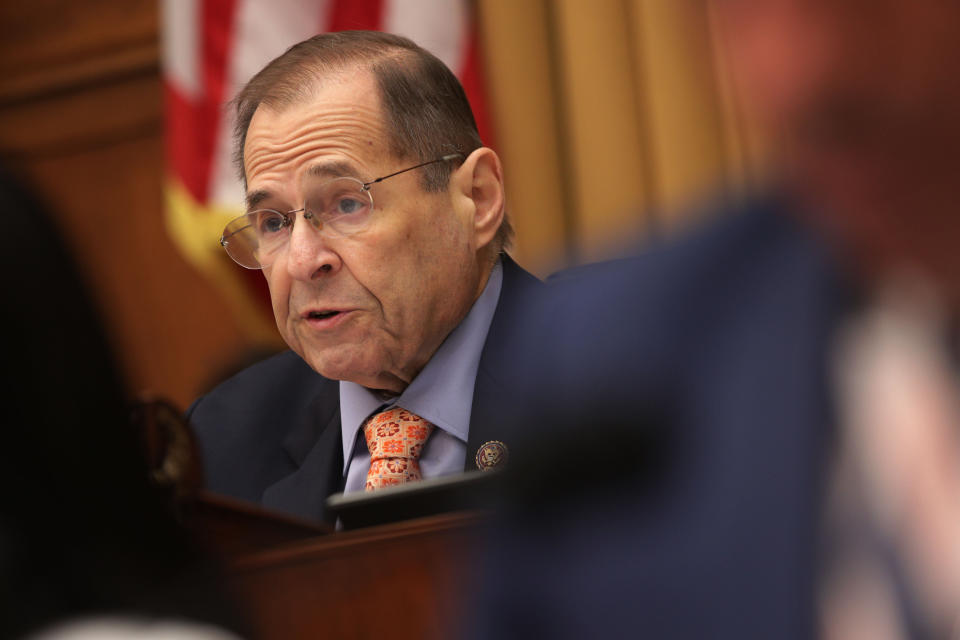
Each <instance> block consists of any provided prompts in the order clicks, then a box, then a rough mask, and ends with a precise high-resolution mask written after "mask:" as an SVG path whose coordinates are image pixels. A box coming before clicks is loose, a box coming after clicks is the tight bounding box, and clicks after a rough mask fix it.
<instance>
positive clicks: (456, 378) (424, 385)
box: [340, 260, 503, 493]
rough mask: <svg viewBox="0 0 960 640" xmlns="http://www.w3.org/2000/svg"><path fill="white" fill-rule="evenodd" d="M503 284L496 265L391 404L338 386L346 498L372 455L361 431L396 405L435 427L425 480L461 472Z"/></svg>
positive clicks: (357, 487)
mask: <svg viewBox="0 0 960 640" xmlns="http://www.w3.org/2000/svg"><path fill="white" fill-rule="evenodd" d="M502 284H503V267H502V266H501V264H500V261H499V260H497V263H496V264H495V265H494V267H493V270H492V271H491V272H490V277H489V278H488V279H487V284H486V286H485V287H484V289H483V293H481V294H480V297H479V298H477V301H476V302H474V303H473V307H472V308H471V309H470V312H469V313H468V314H467V316H466V317H465V318H464V319H463V321H461V322H460V324H459V325H457V326H456V328H454V330H453V331H451V332H450V335H449V336H447V339H446V340H444V341H443V344H441V345H440V348H439V349H437V352H436V353H434V354H433V357H432V358H430V361H429V362H428V363H427V365H426V366H425V367H424V368H423V370H422V371H421V372H420V373H419V374H418V375H417V377H416V378H414V379H413V381H412V382H411V383H410V384H409V386H407V388H406V389H405V390H404V391H403V393H401V394H400V395H399V396H397V397H396V398H394V399H393V400H391V401H390V402H387V403H384V401H383V400H382V399H381V398H380V397H378V396H377V395H376V394H375V393H373V392H372V391H370V390H369V389H367V388H366V387H362V386H360V385H358V384H356V383H354V382H347V381H341V382H340V424H341V429H342V433H341V438H342V442H343V460H344V464H343V474H344V476H346V483H345V485H344V493H347V492H350V491H362V490H363V488H364V485H365V484H366V480H367V471H368V470H369V469H370V452H369V451H368V450H367V443H366V440H365V438H364V437H363V434H362V433H361V431H360V427H361V426H362V425H363V423H364V422H365V421H366V420H367V418H369V417H370V416H371V415H372V414H374V413H376V412H378V411H380V410H382V409H387V408H389V407H392V406H400V407H402V408H404V409H406V410H407V411H411V412H413V413H415V414H417V415H418V416H420V417H421V418H423V419H424V420H427V421H428V422H431V423H433V424H434V425H435V426H436V429H435V430H434V432H433V433H432V434H431V435H430V438H429V439H428V440H427V443H426V444H425V445H424V447H423V452H422V453H421V454H420V470H421V472H422V473H423V477H424V478H433V477H437V476H443V475H448V474H453V473H459V472H461V471H463V467H464V462H465V460H466V454H467V435H468V432H469V430H470V412H471V410H472V408H473V388H474V385H475V383H476V378H477V367H478V366H479V364H480V354H481V352H482V351H483V345H484V343H485V342H486V340H487V331H488V330H489V329H490V323H491V321H492V320H493V315H494V312H495V311H496V309H497V302H498V301H499V299H500V288H501V286H502Z"/></svg>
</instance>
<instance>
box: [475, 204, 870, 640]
mask: <svg viewBox="0 0 960 640" xmlns="http://www.w3.org/2000/svg"><path fill="white" fill-rule="evenodd" d="M784 208H785V205H783V204H782V203H779V202H777V201H772V202H767V203H764V204H762V205H758V206H754V207H751V208H750V209H749V210H746V211H741V212H738V213H733V214H731V213H729V212H728V213H727V214H726V215H724V216H722V217H720V219H719V221H717V222H714V223H711V224H710V226H709V227H708V228H707V229H705V230H699V231H697V232H696V233H694V234H693V235H690V236H688V237H685V238H684V239H683V240H681V241H679V242H671V243H670V244H668V245H666V246H661V247H655V248H650V249H647V250H645V251H644V252H643V253H642V254H641V255H639V256H637V257H635V258H630V259H626V260H621V261H616V262H611V263H607V264H602V265H595V266H592V267H589V268H585V269H578V270H575V271H572V272H570V273H567V274H563V275H561V276H560V277H557V278H555V279H554V281H553V282H552V284H550V283H548V284H550V288H551V291H550V292H549V294H548V302H547V303H546V305H545V306H544V308H542V309H539V310H537V311H536V312H534V313H532V314H531V315H530V317H531V322H532V323H533V324H534V325H535V327H534V328H528V329H527V343H528V344H530V345H535V346H534V347H531V348H532V349H534V352H535V353H534V354H532V355H530V356H528V357H527V358H522V360H523V361H528V360H529V361H539V362H541V363H546V366H544V367H542V372H543V373H542V374H541V375H540V376H538V377H536V378H531V377H529V376H525V375H524V376H521V377H522V378H523V379H526V380H533V381H534V384H533V385H532V387H528V389H527V393H528V395H529V396H530V397H531V398H538V401H537V402H534V403H533V406H534V407H535V408H536V407H539V408H536V410H535V411H534V412H533V415H531V416H530V417H528V419H527V422H528V424H529V425H530V431H529V433H531V434H536V435H535V436H534V437H535V441H534V442H532V444H530V445H528V447H526V449H524V448H523V447H518V452H519V453H518V455H517V456H516V459H517V461H518V462H520V464H519V465H515V466H514V470H515V471H517V472H518V477H517V478H516V479H515V480H514V482H513V483H511V484H510V485H508V486H510V487H512V488H513V489H514V490H515V492H514V494H513V502H512V503H511V506H512V507H514V509H512V510H510V512H509V513H508V514H507V516H505V518H504V521H503V522H502V523H501V525H500V527H499V528H498V534H497V536H496V537H495V539H494V541H493V542H492V544H490V545H488V546H489V548H490V549H491V553H490V555H489V556H487V557H486V558H485V560H484V562H483V569H487V570H488V574H487V579H486V585H487V586H486V588H485V590H484V593H485V596H484V597H483V598H482V600H481V602H480V606H479V607H478V613H477V618H478V624H477V627H476V628H478V629H480V631H479V632H478V635H479V637H482V638H530V637H549V638H586V637H605V638H606V637H649V638H717V637H722V638H781V639H782V638H810V637H814V636H815V635H816V634H815V622H816V617H815V602H814V600H815V587H816V584H817V583H816V574H817V562H818V558H819V552H820V547H819V537H818V527H819V524H820V512H821V506H822V500H821V498H822V490H823V488H824V475H825V474H824V471H825V469H826V466H827V462H828V452H829V450H830V446H829V445H830V440H831V437H832V431H833V428H832V420H833V411H832V408H831V404H832V401H831V394H830V391H831V385H830V380H829V370H830V357H831V355H832V352H831V344H832V342H831V341H832V334H833V329H834V328H835V327H836V326H837V324H838V321H839V320H840V319H841V318H842V317H843V315H844V313H845V311H846V309H847V308H848V305H849V304H850V302H851V299H852V298H851V294H850V290H849V289H848V287H847V285H846V284H845V283H844V281H843V278H842V277H841V276H840V275H839V274H840V271H839V270H838V269H837V268H836V266H835V264H834V259H833V257H832V256H831V251H830V249H829V248H828V247H827V246H826V244H825V243H824V242H823V241H821V239H820V238H819V237H817V236H816V235H814V234H813V233H812V232H811V231H810V230H809V229H808V228H806V227H805V226H804V225H803V224H802V223H800V222H799V221H798V218H795V217H794V216H793V215H792V214H791V213H789V212H786V211H784ZM546 318H550V319H551V320H552V321H551V323H550V324H546V323H545V319H546ZM545 327H549V329H546V328H545ZM550 399H553V402H552V404H550V403H549V402H548V401H549V400H550ZM545 407H546V408H545ZM538 425H547V426H546V428H544V429H540V430H539V431H538V430H537V426H538ZM544 435H547V436H549V437H547V438H544V437H540V436H544ZM551 441H552V442H553V444H552V445H550V444H549V443H550V442H551ZM524 451H525V453H524ZM526 454H529V456H530V457H529V458H528V459H527V462H526V463H524V460H525V456H526ZM537 454H539V456H537ZM587 470H589V471H587Z"/></svg>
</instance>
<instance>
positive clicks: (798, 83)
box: [712, 0, 960, 217]
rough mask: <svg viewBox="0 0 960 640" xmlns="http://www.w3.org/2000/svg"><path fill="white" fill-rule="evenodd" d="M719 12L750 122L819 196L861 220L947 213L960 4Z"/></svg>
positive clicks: (755, 6) (759, 4)
mask: <svg viewBox="0 0 960 640" xmlns="http://www.w3.org/2000/svg"><path fill="white" fill-rule="evenodd" d="M712 8H713V10H714V13H715V15H716V17H717V18H718V24H719V26H720V27H721V30H720V32H721V34H722V36H723V41H724V44H725V46H726V52H727V57H728V60H729V62H730V65H731V69H732V73H733V77H734V80H735V82H736V84H737V87H738V90H739V94H740V95H741V96H742V97H743V98H744V103H745V105H746V106H747V111H748V112H749V114H750V115H751V116H753V117H754V118H756V119H757V120H758V121H759V122H760V123H761V124H762V125H765V128H766V129H767V131H768V133H769V134H770V135H771V137H772V138H773V139H774V141H775V143H776V148H777V149H778V150H779V151H782V152H783V158H782V159H783V160H784V161H785V163H786V167H787V169H788V170H790V171H792V172H793V177H794V178H796V179H798V180H799V181H800V183H802V185H803V186H804V187H805V188H806V189H807V191H808V192H811V193H816V194H817V195H819V196H821V197H822V199H823V200H824V201H826V202H827V203H829V204H830V205H831V206H833V208H835V209H837V210H841V211H844V213H845V215H847V214H849V215H852V216H857V215H860V216H861V217H863V216H867V212H870V211H883V210H884V209H885V208H886V209H888V210H890V211H893V210H899V211H903V210H904V208H906V207H910V208H914V209H917V208H925V209H928V210H929V209H932V208H936V203H934V202H933V201H932V198H933V197H937V198H940V199H941V200H942V199H943V198H944V191H943V190H944V189H945V188H947V187H948V185H950V184H952V183H953V181H954V179H953V178H950V177H949V175H950V174H955V173H956V161H955V160H954V159H953V158H952V154H953V151H952V149H954V148H955V147H956V144H957V142H958V141H960V125H958V122H960V119H958V118H957V115H956V114H957V113H958V112H960V83H958V82H957V79H956V64H957V62H958V61H960V2H957V1H956V0H713V2H712ZM945 150H950V151H949V152H945ZM918 193H919V194H920V195H921V197H925V196H924V194H929V195H930V198H931V202H930V203H921V202H918V200H917V198H918ZM925 204H926V206H925Z"/></svg>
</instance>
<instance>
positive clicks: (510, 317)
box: [464, 254, 544, 471]
mask: <svg viewBox="0 0 960 640" xmlns="http://www.w3.org/2000/svg"><path fill="white" fill-rule="evenodd" d="M501 262H502V264H503V285H502V287H501V289H500V300H499V301H498V302H497V310H496V312H495V313H494V316H493V321H492V322H491V323H490V330H489V331H488V332H487V341H486V343H485V344H484V346H483V353H481V355H480V365H479V367H478V368H477V381H476V384H475V385H474V388H473V407H472V409H471V413H470V433H469V436H468V438H467V457H466V460H465V463H464V470H465V471H473V470H476V469H477V464H476V460H475V458H476V455H477V451H478V450H479V449H480V447H482V446H483V445H484V443H486V442H490V441H491V440H498V441H500V442H503V443H505V444H506V445H507V447H509V446H510V444H511V440H512V436H513V435H514V434H515V432H516V431H515V429H516V419H515V417H516V415H517V413H518V411H519V408H520V406H521V405H520V399H519V398H516V397H514V396H513V394H512V385H509V384H507V383H506V382H505V381H504V379H503V375H504V373H505V372H507V371H510V370H511V368H512V366H513V364H514V363H513V362H512V355H513V353H514V351H513V347H512V345H511V344H510V338H511V336H512V335H513V334H514V332H515V331H516V329H517V327H519V326H520V322H521V318H522V315H523V310H524V309H525V308H526V305H527V303H529V298H530V296H532V295H535V294H536V292H537V291H538V290H539V289H540V288H541V287H543V286H544V285H543V283H541V282H540V281H539V280H537V279H536V278H535V277H534V276H533V275H531V274H530V273H528V272H526V271H524V270H523V269H522V268H521V267H520V266H519V265H517V263H516V262H514V261H513V260H512V259H511V258H510V257H509V256H508V255H506V254H502V255H501Z"/></svg>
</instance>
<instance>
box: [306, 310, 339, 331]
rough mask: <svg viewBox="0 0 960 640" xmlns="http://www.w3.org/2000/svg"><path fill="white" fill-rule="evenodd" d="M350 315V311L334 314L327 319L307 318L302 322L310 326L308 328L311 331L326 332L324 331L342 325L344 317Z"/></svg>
mask: <svg viewBox="0 0 960 640" xmlns="http://www.w3.org/2000/svg"><path fill="white" fill-rule="evenodd" d="M350 314H351V312H350V311H341V312H340V313H338V314H336V315H334V316H330V317H327V318H310V317H307V318H304V320H305V321H306V323H307V324H308V325H309V326H310V328H312V329H318V330H321V331H326V330H328V329H333V328H335V327H337V326H338V325H339V324H340V323H342V322H343V321H344V320H345V319H346V317H347V316H349V315H350Z"/></svg>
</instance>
